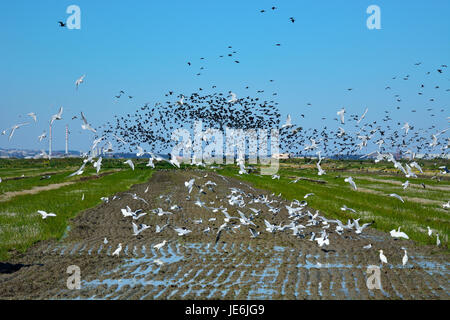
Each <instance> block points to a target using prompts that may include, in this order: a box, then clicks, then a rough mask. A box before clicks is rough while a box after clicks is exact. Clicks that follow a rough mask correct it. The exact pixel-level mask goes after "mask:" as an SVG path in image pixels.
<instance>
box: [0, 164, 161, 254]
mask: <svg viewBox="0 0 450 320" xmlns="http://www.w3.org/2000/svg"><path fill="white" fill-rule="evenodd" d="M79 161H80V160H79V159H78V162H79ZM152 173H153V170H151V169H148V168H139V167H138V168H136V170H135V171H132V170H131V169H124V170H122V171H119V172H115V173H112V174H110V175H106V176H103V177H100V178H98V179H95V180H87V181H79V182H76V183H74V184H71V185H68V186H64V187H61V188H59V189H56V190H49V191H42V192H40V193H38V194H33V195H23V196H17V197H14V198H12V199H11V200H9V201H4V202H0V261H4V260H6V259H8V256H9V254H8V251H10V250H12V249H14V250H17V251H19V252H25V251H26V249H27V248H29V247H30V246H31V245H33V244H34V243H35V242H37V241H40V240H48V239H60V238H61V237H62V236H63V235H64V232H65V230H66V229H67V225H68V220H69V219H71V218H73V217H75V216H76V215H77V214H78V213H80V212H82V211H84V210H86V209H88V208H92V207H95V206H97V205H99V204H100V203H101V200H100V198H101V197H111V196H112V195H114V194H116V193H118V192H121V191H125V190H127V189H129V188H130V187H131V186H132V185H134V184H139V183H144V182H146V181H148V180H149V179H150V177H151V175H152ZM83 194H84V195H85V198H84V201H81V198H82V195H83ZM37 210H44V211H46V212H53V213H55V214H56V215H57V216H56V217H49V218H47V219H45V220H43V219H42V218H41V216H40V215H39V214H38V213H37Z"/></svg>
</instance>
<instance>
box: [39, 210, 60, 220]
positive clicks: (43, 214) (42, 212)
mask: <svg viewBox="0 0 450 320" xmlns="http://www.w3.org/2000/svg"><path fill="white" fill-rule="evenodd" d="M38 213H39V214H40V215H41V216H42V219H47V218H48V217H56V214H54V213H47V212H45V211H42V210H38Z"/></svg>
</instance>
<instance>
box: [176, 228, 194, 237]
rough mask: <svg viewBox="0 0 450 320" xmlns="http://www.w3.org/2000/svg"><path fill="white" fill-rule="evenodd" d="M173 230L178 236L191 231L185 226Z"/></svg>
mask: <svg viewBox="0 0 450 320" xmlns="http://www.w3.org/2000/svg"><path fill="white" fill-rule="evenodd" d="M173 230H175V232H176V233H177V234H178V235H179V236H180V237H181V236H184V235H186V234H188V233H191V232H192V231H191V230H188V229H186V228H174V229H173Z"/></svg>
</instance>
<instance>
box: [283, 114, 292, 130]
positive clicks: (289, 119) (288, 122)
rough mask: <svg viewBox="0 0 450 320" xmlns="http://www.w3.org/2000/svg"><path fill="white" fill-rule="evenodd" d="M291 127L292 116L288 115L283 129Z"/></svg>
mask: <svg viewBox="0 0 450 320" xmlns="http://www.w3.org/2000/svg"><path fill="white" fill-rule="evenodd" d="M289 127H292V123H291V115H290V114H288V115H287V118H286V123H285V124H283V126H282V128H289Z"/></svg>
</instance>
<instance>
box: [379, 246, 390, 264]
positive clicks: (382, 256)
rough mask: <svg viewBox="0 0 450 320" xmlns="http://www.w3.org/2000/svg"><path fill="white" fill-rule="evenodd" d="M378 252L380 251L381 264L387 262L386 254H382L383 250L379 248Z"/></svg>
mask: <svg viewBox="0 0 450 320" xmlns="http://www.w3.org/2000/svg"><path fill="white" fill-rule="evenodd" d="M379 252H380V261H381V264H383V263H388V261H387V258H386V256H385V255H384V254H383V250H381V249H380V250H379Z"/></svg>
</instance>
